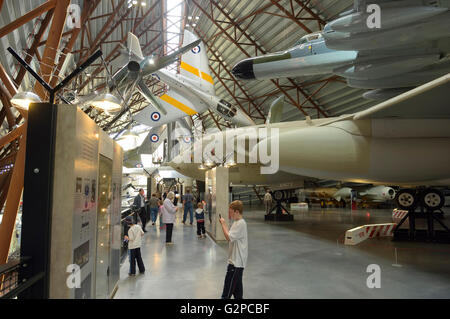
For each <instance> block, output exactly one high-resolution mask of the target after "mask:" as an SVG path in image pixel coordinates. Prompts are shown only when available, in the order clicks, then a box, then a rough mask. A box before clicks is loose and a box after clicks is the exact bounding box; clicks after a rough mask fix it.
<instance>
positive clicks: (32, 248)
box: [19, 103, 68, 299]
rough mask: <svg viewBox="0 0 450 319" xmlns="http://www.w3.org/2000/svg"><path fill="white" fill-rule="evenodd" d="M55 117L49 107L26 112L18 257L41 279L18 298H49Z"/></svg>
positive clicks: (33, 106) (37, 105)
mask: <svg viewBox="0 0 450 319" xmlns="http://www.w3.org/2000/svg"><path fill="white" fill-rule="evenodd" d="M56 116H57V106H56V105H52V104H49V103H35V104H31V105H30V108H29V112H28V134H27V153H26V159H25V177H24V194H23V211H22V239H21V248H20V254H21V257H31V263H30V266H31V269H29V272H30V275H31V276H37V275H40V274H42V273H43V274H44V276H43V278H42V279H41V280H40V281H39V282H37V283H36V284H35V285H33V286H32V287H30V288H29V289H27V290H26V291H24V292H23V293H21V294H20V295H19V298H32V299H41V298H44V299H47V298H48V297H49V278H50V276H49V273H50V245H51V243H50V238H51V226H52V221H51V214H52V202H53V170H54V152H55V134H56ZM61 200H68V199H61Z"/></svg>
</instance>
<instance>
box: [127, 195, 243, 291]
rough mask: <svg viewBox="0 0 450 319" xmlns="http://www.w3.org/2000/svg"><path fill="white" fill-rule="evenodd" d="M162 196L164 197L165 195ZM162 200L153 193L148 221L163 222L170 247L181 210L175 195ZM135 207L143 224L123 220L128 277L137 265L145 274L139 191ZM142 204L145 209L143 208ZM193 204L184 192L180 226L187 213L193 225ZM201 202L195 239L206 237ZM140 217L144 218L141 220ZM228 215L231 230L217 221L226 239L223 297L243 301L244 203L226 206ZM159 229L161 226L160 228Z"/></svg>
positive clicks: (191, 197)
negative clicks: (227, 243) (127, 252)
mask: <svg viewBox="0 0 450 319" xmlns="http://www.w3.org/2000/svg"><path fill="white" fill-rule="evenodd" d="M164 195H165V196H164ZM164 195H163V198H164V199H163V200H161V199H160V198H158V197H157V195H156V194H152V197H151V198H150V200H149V206H150V219H151V221H152V225H155V222H156V219H157V218H156V217H157V215H158V212H159V216H160V224H162V223H164V225H165V228H166V245H172V244H173V242H172V231H173V225H174V223H175V216H176V213H177V212H178V210H179V209H180V207H177V206H176V205H175V204H174V200H175V194H174V192H168V193H167V192H165V193H164ZM134 202H135V207H137V208H138V209H139V216H140V218H141V222H142V228H141V226H139V225H138V224H137V219H134V218H132V217H131V216H128V217H126V222H127V224H129V226H130V228H129V229H128V232H127V234H126V235H125V240H126V241H128V250H129V261H130V271H129V275H130V276H135V275H136V263H137V265H138V268H139V272H140V273H141V274H142V273H145V266H144V263H143V261H142V256H141V245H142V237H143V236H144V233H145V232H146V230H145V225H146V221H147V220H146V219H145V197H144V190H143V189H140V190H139V194H138V195H137V196H136V198H135V201H134ZM142 203H144V206H142ZM193 205H194V196H193V195H192V194H191V193H190V191H189V190H188V191H186V194H185V195H184V196H183V206H184V214H183V221H182V223H183V224H185V222H186V217H187V213H188V212H189V213H190V225H192V223H193ZM203 208H204V207H203V203H201V202H199V203H197V209H196V210H195V218H196V220H197V237H198V238H199V239H200V238H206V235H205V212H204V210H203ZM142 215H144V216H143V217H142ZM228 215H229V217H230V219H231V220H233V224H232V226H231V228H230V229H228V226H227V224H226V221H225V219H224V218H222V217H221V218H220V219H219V222H220V224H221V226H222V231H223V233H224V236H225V238H226V240H227V241H228V242H229V249H228V267H227V272H226V276H225V281H224V286H223V292H222V298H223V299H230V298H231V297H232V296H234V298H235V299H242V297H243V285H242V275H243V272H244V268H245V267H246V264H247V255H248V244H247V224H246V222H245V220H244V219H243V204H242V202H241V201H234V202H232V203H231V204H230V206H229V211H228ZM161 227H162V226H161Z"/></svg>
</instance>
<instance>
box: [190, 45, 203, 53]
mask: <svg viewBox="0 0 450 319" xmlns="http://www.w3.org/2000/svg"><path fill="white" fill-rule="evenodd" d="M200 51H201V49H200V46H199V45H197V46H196V47H195V48H193V49H192V50H191V52H192V53H194V54H198V53H200Z"/></svg>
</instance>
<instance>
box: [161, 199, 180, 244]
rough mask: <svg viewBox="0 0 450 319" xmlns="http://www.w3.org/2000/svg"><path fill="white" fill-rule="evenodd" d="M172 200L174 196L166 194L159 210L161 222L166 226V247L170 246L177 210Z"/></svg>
mask: <svg viewBox="0 0 450 319" xmlns="http://www.w3.org/2000/svg"><path fill="white" fill-rule="evenodd" d="M174 198H175V194H174V193H173V192H170V193H169V194H167V197H166V199H165V200H164V202H163V206H162V208H161V211H162V218H163V222H164V224H165V225H166V244H168V245H170V244H172V230H173V223H174V222H175V214H176V213H177V210H178V207H176V206H175V205H174V204H173V200H174Z"/></svg>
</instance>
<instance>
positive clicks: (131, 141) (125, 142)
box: [117, 129, 139, 151]
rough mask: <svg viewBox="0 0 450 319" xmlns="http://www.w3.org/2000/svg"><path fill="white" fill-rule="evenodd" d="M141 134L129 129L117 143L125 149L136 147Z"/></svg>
mask: <svg viewBox="0 0 450 319" xmlns="http://www.w3.org/2000/svg"><path fill="white" fill-rule="evenodd" d="M138 139H139V135H137V134H136V133H134V132H132V131H131V129H128V130H126V131H125V133H123V135H122V136H121V137H119V138H118V139H117V143H119V145H120V146H122V148H123V150H124V151H129V150H132V149H135V148H136V147H137V146H138V145H137V144H138Z"/></svg>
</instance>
